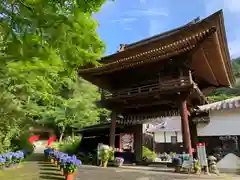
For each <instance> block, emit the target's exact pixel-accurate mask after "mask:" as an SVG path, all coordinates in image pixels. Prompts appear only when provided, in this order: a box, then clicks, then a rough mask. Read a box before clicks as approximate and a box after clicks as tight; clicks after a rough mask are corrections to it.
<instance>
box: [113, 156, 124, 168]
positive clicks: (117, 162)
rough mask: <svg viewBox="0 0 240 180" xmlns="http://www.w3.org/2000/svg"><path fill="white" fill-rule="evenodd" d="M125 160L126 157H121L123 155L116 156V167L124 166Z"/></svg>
mask: <svg viewBox="0 0 240 180" xmlns="http://www.w3.org/2000/svg"><path fill="white" fill-rule="evenodd" d="M123 162H124V159H123V158H121V157H116V158H115V159H114V165H115V166H116V167H120V166H122V164H123Z"/></svg>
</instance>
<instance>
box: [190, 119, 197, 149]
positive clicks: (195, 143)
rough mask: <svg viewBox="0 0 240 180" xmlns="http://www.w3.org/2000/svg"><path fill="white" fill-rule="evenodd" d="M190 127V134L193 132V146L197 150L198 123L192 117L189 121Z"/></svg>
mask: <svg viewBox="0 0 240 180" xmlns="http://www.w3.org/2000/svg"><path fill="white" fill-rule="evenodd" d="M189 127H190V134H191V141H192V148H194V149H195V150H196V148H197V125H196V124H195V123H194V122H193V121H192V119H190V121H189Z"/></svg>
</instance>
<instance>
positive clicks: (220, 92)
mask: <svg viewBox="0 0 240 180" xmlns="http://www.w3.org/2000/svg"><path fill="white" fill-rule="evenodd" d="M232 68H233V73H234V76H235V78H236V83H235V85H234V86H233V87H232V88H218V89H216V90H215V91H214V92H212V93H211V94H210V95H209V97H208V98H209V99H210V101H213V102H215V101H221V100H225V99H228V98H232V97H235V96H240V58H236V59H233V60H232Z"/></svg>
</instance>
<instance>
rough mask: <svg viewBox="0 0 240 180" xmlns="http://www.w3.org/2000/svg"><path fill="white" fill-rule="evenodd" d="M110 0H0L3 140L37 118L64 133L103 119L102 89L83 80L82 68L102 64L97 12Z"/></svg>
mask: <svg viewBox="0 0 240 180" xmlns="http://www.w3.org/2000/svg"><path fill="white" fill-rule="evenodd" d="M104 2H105V0H88V1H86V0H2V1H1V2H0V12H1V13H0V90H1V95H0V107H1V115H0V118H1V119H0V121H1V123H2V124H3V125H4V126H1V133H0V144H2V143H3V142H4V141H5V139H6V137H8V136H6V134H7V133H9V134H10V135H9V138H8V139H9V142H10V140H11V138H12V137H14V136H15V135H16V134H17V133H19V128H21V129H23V128H24V127H26V128H27V127H28V126H29V125H31V123H32V122H34V123H36V121H37V122H41V123H43V124H47V125H52V126H56V127H58V128H59V129H60V130H61V131H62V134H63V132H64V130H65V128H67V127H68V126H77V127H81V126H84V125H87V124H92V123H95V122H96V121H97V120H98V117H99V113H100V112H101V109H98V108H97V107H96V103H95V101H96V100H97V99H98V98H99V94H98V92H97V89H96V87H95V86H93V85H91V84H89V83H87V82H85V81H84V80H82V79H80V78H79V77H78V75H77V70H78V69H79V68H80V67H82V66H86V65H93V64H98V61H97V60H98V59H99V58H100V57H101V56H102V55H103V53H104V50H105V45H104V43H103V42H102V41H101V40H100V38H99V36H98V34H97V31H96V28H97V26H98V23H97V21H96V20H95V19H94V18H93V17H92V15H93V13H95V12H97V11H99V10H100V8H101V6H102V4H103V3H104ZM2 112H4V113H2ZM22 124H24V126H23V125H22ZM13 127H14V128H13ZM9 128H10V129H11V130H8V129H9ZM2 129H3V131H2ZM4 137H5V138H4ZM5 144H6V143H5Z"/></svg>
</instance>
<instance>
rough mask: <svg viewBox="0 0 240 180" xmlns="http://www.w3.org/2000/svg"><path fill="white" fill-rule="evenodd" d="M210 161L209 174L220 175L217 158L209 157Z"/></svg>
mask: <svg viewBox="0 0 240 180" xmlns="http://www.w3.org/2000/svg"><path fill="white" fill-rule="evenodd" d="M208 160H209V172H210V173H213V174H217V175H219V170H218V168H217V163H216V161H217V158H215V157H214V156H209V157H208Z"/></svg>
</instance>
